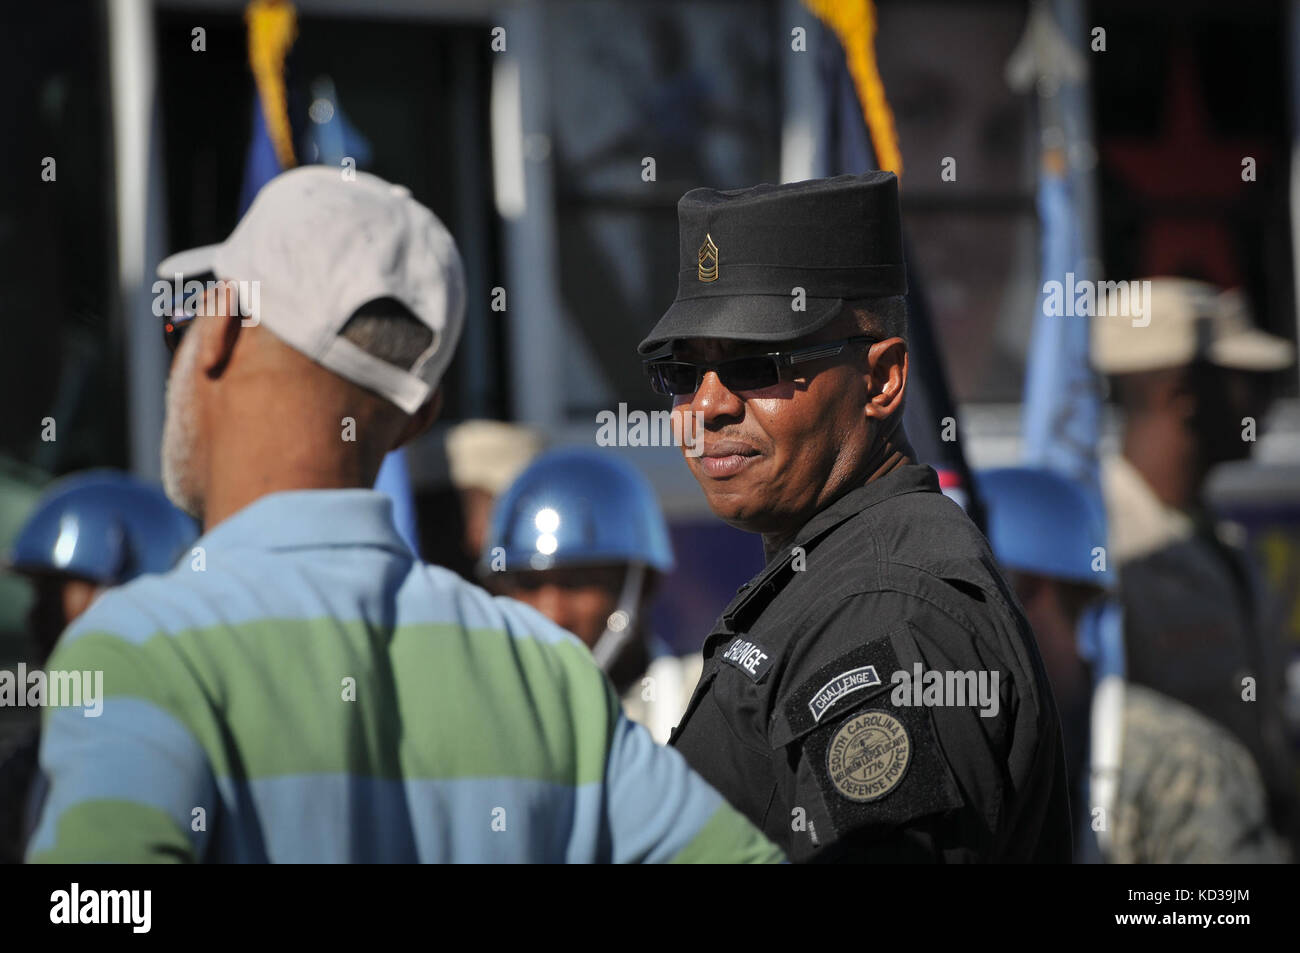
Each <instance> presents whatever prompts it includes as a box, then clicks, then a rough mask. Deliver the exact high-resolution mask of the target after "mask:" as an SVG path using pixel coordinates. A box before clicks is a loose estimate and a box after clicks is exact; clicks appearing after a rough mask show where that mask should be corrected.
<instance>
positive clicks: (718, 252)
mask: <svg viewBox="0 0 1300 953" xmlns="http://www.w3.org/2000/svg"><path fill="white" fill-rule="evenodd" d="M677 219H678V228H679V242H680V247H681V263H680V268H681V270H680V271H679V272H678V274H677V299H676V300H675V301H673V303H672V306H671V307H670V308H669V309H668V311H667V313H666V314H665V315H664V316H663V317H662V318H661V319H660V320H659V323H658V324H656V325H655V328H654V330H653V331H651V332H650V336H649V337H647V338H646V339H645V340H644V341H642V342H641V344H640V346H639V347H638V348H637V350H639V351H640V352H641V353H642V354H650V353H652V352H654V351H657V350H659V349H660V348H661V347H663V346H664V345H665V344H668V343H669V342H670V341H673V340H675V339H677V338H698V337H707V338H739V339H742V340H749V341H786V340H791V339H794V338H798V337H802V336H803V335H805V334H810V333H812V332H813V331H816V330H818V329H819V328H822V327H825V326H826V325H827V324H829V323H830V322H831V321H832V320H833V319H834V318H835V317H836V315H838V314H839V313H840V309H841V308H842V307H843V305H844V301H845V300H846V299H854V298H883V297H889V296H892V295H902V294H906V293H907V270H906V267H905V266H904V264H903V233H902V228H901V226H900V224H899V215H898V179H897V178H896V177H895V176H894V173H892V172H868V173H866V174H864V175H840V176H836V177H835V178H833V179H810V180H809V181H807V182H794V183H791V184H789V185H766V184H765V185H756V186H754V187H753V188H751V189H734V190H732V191H729V192H719V191H717V190H715V189H692V190H691V191H690V192H687V193H686V194H685V195H683V196H682V199H681V201H680V202H678V203H677ZM797 288H802V289H803V298H804V300H803V310H798V309H796V307H795V305H796V303H797V302H798V301H799V295H798V294H797V292H796V291H795V289H797Z"/></svg>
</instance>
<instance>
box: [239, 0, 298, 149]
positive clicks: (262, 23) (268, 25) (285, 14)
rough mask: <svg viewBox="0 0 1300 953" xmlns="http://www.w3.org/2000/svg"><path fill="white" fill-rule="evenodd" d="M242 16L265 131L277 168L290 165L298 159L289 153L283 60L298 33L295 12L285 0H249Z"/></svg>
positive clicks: (289, 138) (291, 141)
mask: <svg viewBox="0 0 1300 953" xmlns="http://www.w3.org/2000/svg"><path fill="white" fill-rule="evenodd" d="M244 20H245V22H247V23H248V65H249V66H250V67H251V68H252V70H253V82H254V83H256V84H257V96H258V99H259V100H261V103H262V116H263V118H264V119H265V120H266V132H267V135H269V136H270V137H271V144H272V145H273V146H275V155H276V158H278V159H279V160H280V168H281V169H292V168H293V167H294V166H295V165H297V164H298V161H297V159H295V158H294V154H293V129H292V127H291V126H290V125H289V98H288V92H287V90H286V89H285V81H284V61H285V59H286V58H287V57H288V55H289V48H290V47H292V46H293V41H294V40H295V39H296V38H297V36H298V14H297V12H296V11H295V10H294V8H293V4H291V3H288V2H286V0H252V2H251V3H249V5H248V7H247V9H246V10H245V11H244Z"/></svg>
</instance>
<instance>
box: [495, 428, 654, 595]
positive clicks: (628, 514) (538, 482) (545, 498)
mask: <svg viewBox="0 0 1300 953" xmlns="http://www.w3.org/2000/svg"><path fill="white" fill-rule="evenodd" d="M497 547H500V548H501V549H503V550H504V551H505V568H506V569H507V570H511V571H513V570H528V569H535V570H540V569H550V568H552V567H559V566H581V565H598V564H602V563H643V564H645V565H646V566H649V567H651V568H654V569H657V570H659V571H660V572H665V573H666V572H670V571H671V570H672V568H673V551H672V544H671V543H670V542H669V540H668V526H667V524H666V523H665V522H664V516H663V512H662V510H660V508H659V501H658V499H657V498H656V497H655V492H654V488H653V487H652V486H651V485H650V481H649V480H647V479H646V478H645V477H644V476H642V475H641V473H640V472H639V471H637V470H636V468H634V467H632V466H631V465H629V464H628V463H625V462H624V461H623V460H621V459H619V457H617V456H615V455H614V454H612V453H609V452H600V451H596V450H592V449H589V448H585V447H569V448H563V449H559V450H552V451H549V452H547V453H544V454H542V455H541V456H539V457H538V458H537V459H536V460H534V461H533V462H532V464H530V465H529V467H528V468H527V469H526V470H524V472H523V473H521V474H519V476H518V477H516V478H515V482H514V483H512V484H511V485H510V487H509V488H508V489H507V490H506V491H505V493H504V494H502V496H501V498H500V499H499V500H497V502H496V505H495V506H494V507H493V509H492V519H491V522H490V523H489V526H488V536H487V543H486V545H485V547H484V553H483V562H484V564H485V565H486V564H487V563H488V562H490V560H491V559H492V554H493V550H494V549H496V548H497Z"/></svg>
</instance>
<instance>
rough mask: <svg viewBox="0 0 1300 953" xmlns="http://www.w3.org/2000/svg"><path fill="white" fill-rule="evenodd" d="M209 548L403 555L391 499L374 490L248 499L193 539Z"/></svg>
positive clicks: (407, 552)
mask: <svg viewBox="0 0 1300 953" xmlns="http://www.w3.org/2000/svg"><path fill="white" fill-rule="evenodd" d="M195 545H196V546H202V547H204V549H206V550H212V549H249V548H251V549H263V550H286V549H303V548H319V547H326V546H374V547H379V548H381V549H389V550H393V551H396V552H399V553H402V554H405V555H407V556H410V555H411V550H410V547H409V546H407V545H406V542H405V541H404V540H403V539H402V537H401V535H400V534H399V533H398V531H397V525H396V523H395V522H394V520H393V501H392V499H391V498H390V497H389V496H388V495H387V494H385V493H380V492H378V491H376V490H361V489H354V490H286V491H283V492H280V493H269V494H267V495H266V496H263V497H261V498H260V499H257V500H254V501H253V502H252V503H249V504H248V505H247V506H245V507H244V508H243V509H242V510H240V511H239V512H238V513H236V514H234V515H233V516H231V517H229V518H228V519H226V520H223V521H222V522H221V523H220V524H218V525H217V526H215V527H214V528H213V529H211V530H210V531H209V532H207V533H205V534H204V535H203V536H202V537H200V538H199V540H198V542H196V543H195Z"/></svg>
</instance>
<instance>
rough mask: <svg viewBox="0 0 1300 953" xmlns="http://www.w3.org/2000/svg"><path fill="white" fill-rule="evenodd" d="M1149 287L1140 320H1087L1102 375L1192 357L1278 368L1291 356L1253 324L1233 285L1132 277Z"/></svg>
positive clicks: (1185, 361)
mask: <svg viewBox="0 0 1300 953" xmlns="http://www.w3.org/2000/svg"><path fill="white" fill-rule="evenodd" d="M1133 285H1135V286H1138V287H1142V288H1145V287H1148V286H1149V288H1150V293H1149V295H1148V296H1147V300H1146V302H1145V307H1144V309H1143V311H1144V313H1143V315H1142V317H1141V319H1140V320H1135V318H1134V316H1133V315H1129V314H1126V315H1114V316H1111V315H1106V314H1104V313H1103V314H1099V315H1098V316H1097V317H1094V318H1092V319H1091V321H1092V361H1093V365H1094V366H1095V367H1096V368H1097V370H1099V371H1101V372H1102V373H1103V374H1133V373H1137V372H1138V371H1153V370H1159V369H1161V368H1166V367H1181V366H1183V365H1185V364H1190V363H1192V362H1193V361H1194V360H1196V359H1197V358H1200V359H1202V360H1206V361H1208V362H1210V363H1211V364H1216V365H1218V366H1220V367H1230V368H1234V369H1237V370H1243V371H1280V370H1283V369H1285V368H1287V367H1290V366H1291V364H1292V363H1293V362H1294V360H1295V357H1294V355H1293V354H1292V348H1291V343H1290V342H1289V341H1287V340H1285V339H1284V338H1280V337H1277V336H1276V335H1273V334H1268V333H1266V332H1264V331H1261V330H1259V329H1258V328H1257V327H1255V325H1254V322H1253V320H1252V319H1251V315H1250V309H1249V308H1248V306H1247V305H1246V299H1245V297H1244V296H1243V295H1242V294H1241V292H1240V291H1239V290H1237V289H1232V290H1231V291H1223V292H1220V291H1219V289H1218V288H1216V287H1215V286H1214V285H1211V284H1207V283H1205V282H1202V281H1192V280H1190V279H1187V278H1151V279H1149V281H1143V282H1133Z"/></svg>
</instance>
